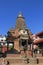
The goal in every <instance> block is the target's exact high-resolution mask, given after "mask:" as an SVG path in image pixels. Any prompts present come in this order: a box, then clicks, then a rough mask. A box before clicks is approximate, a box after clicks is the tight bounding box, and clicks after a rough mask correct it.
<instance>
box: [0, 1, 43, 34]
mask: <svg viewBox="0 0 43 65" xmlns="http://www.w3.org/2000/svg"><path fill="white" fill-rule="evenodd" d="M19 11H21V12H22V13H23V16H24V17H25V23H26V25H27V28H29V29H30V30H31V31H32V33H33V34H36V33H38V32H41V31H43V0H0V34H2V35H5V34H7V32H8V30H9V29H10V28H12V27H14V26H15V23H16V18H17V15H18V13H19Z"/></svg>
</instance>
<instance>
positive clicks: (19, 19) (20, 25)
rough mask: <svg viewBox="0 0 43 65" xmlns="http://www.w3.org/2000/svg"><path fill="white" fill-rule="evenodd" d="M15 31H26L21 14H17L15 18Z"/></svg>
mask: <svg viewBox="0 0 43 65" xmlns="http://www.w3.org/2000/svg"><path fill="white" fill-rule="evenodd" d="M15 29H26V24H25V20H24V17H23V14H22V13H21V12H19V14H18V16H17V20H16V25H15Z"/></svg>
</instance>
